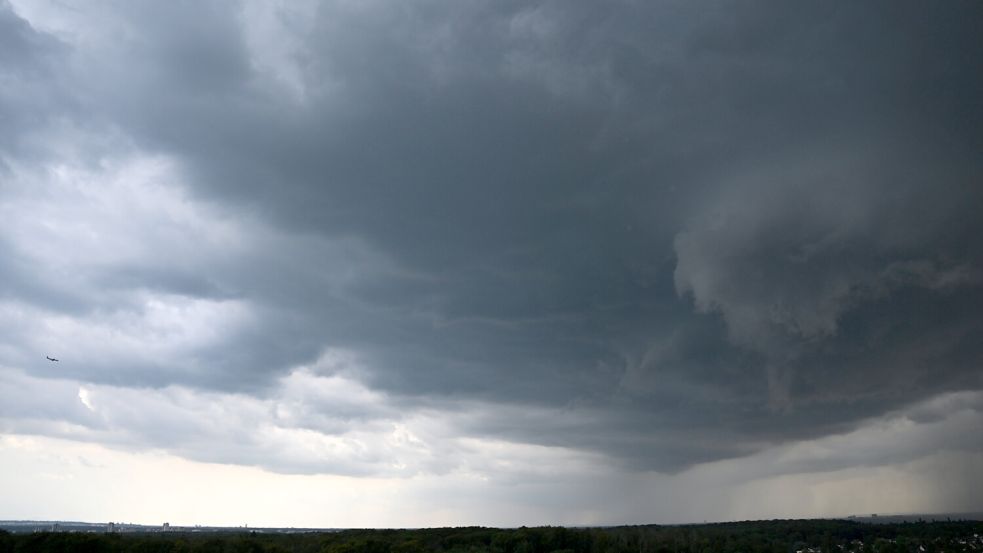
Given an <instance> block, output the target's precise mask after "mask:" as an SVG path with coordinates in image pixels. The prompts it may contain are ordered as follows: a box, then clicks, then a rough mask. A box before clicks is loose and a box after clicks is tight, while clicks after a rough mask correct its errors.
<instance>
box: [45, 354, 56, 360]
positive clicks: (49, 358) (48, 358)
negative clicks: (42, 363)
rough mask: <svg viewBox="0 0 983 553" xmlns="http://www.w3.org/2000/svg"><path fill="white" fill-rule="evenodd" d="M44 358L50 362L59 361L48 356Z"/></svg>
mask: <svg viewBox="0 0 983 553" xmlns="http://www.w3.org/2000/svg"><path fill="white" fill-rule="evenodd" d="M44 358H45V359H47V360H48V361H57V359H55V358H54V357H48V356H47V355H45V356H44Z"/></svg>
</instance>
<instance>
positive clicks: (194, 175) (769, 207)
mask: <svg viewBox="0 0 983 553" xmlns="http://www.w3.org/2000/svg"><path fill="white" fill-rule="evenodd" d="M231 12H235V13H236V17H230V16H229V13H231ZM315 12H316V13H313V14H311V17H310V19H309V20H304V21H303V22H302V21H301V20H302V19H303V18H301V17H298V16H296V15H291V14H290V13H285V12H278V13H275V14H273V16H272V18H273V19H272V20H273V23H270V24H271V25H273V24H274V23H275V25H276V26H277V29H278V31H277V32H282V33H285V34H286V35H288V36H285V37H283V40H282V41H275V40H274V39H270V38H268V37H265V35H264V36H254V35H251V34H250V33H253V32H255V31H256V29H255V28H253V27H251V26H250V24H249V18H250V17H255V14H253V15H251V12H250V11H249V10H244V11H243V10H240V8H239V6H238V5H230V6H222V7H217V6H216V5H213V6H211V7H207V8H202V7H200V6H198V5H192V4H179V5H171V4H167V5H163V4H154V3H145V4H128V5H127V6H125V7H122V8H121V11H114V10H109V9H107V8H99V9H94V10H92V11H91V12H90V13H87V14H77V17H79V18H80V19H79V20H78V21H76V22H75V24H77V25H79V26H82V27H86V26H88V27H87V28H88V29H89V30H90V31H91V33H92V35H93V36H95V37H96V38H90V39H86V40H85V41H82V40H74V39H72V38H71V37H66V38H64V40H65V42H66V43H67V44H68V46H59V47H58V48H56V49H54V50H51V52H53V53H49V54H45V55H48V56H51V59H52V60H55V61H52V62H51V63H63V64H66V65H69V66H71V67H72V68H73V71H71V72H68V73H66V75H67V77H64V78H66V79H69V80H70V82H69V83H68V84H69V85H70V86H68V89H69V90H71V93H70V94H69V98H70V100H71V103H73V104H74V105H77V106H83V107H84V109H81V110H78V109H74V108H73V109H71V110H69V109H68V108H66V107H63V106H57V107H55V109H52V110H51V111H52V112H53V113H62V114H63V115H64V116H65V117H67V118H69V119H71V120H73V122H74V123H75V124H77V125H78V126H81V127H85V128H86V129H89V130H90V131H91V132H92V133H94V134H100V133H101V132H108V131H106V129H113V132H115V133H119V134H120V135H122V136H123V137H124V138H125V139H123V140H121V142H125V143H127V144H128V147H129V148H131V150H129V151H128V153H130V154H134V152H135V153H136V154H139V153H141V152H147V153H151V154H155V155H162V156H165V157H167V158H168V159H172V160H174V163H175V165H176V168H175V170H174V173H173V174H172V175H169V178H171V177H172V178H173V179H174V180H176V181H180V182H181V183H183V184H184V185H186V186H187V192H188V197H187V198H186V200H185V202H186V203H187V204H193V205H199V204H197V203H196V202H203V203H204V204H205V205H212V206H215V205H218V206H222V207H221V210H220V211H221V213H222V216H223V217H224V218H226V219H228V220H231V221H241V222H242V223H243V224H241V225H233V226H234V229H233V231H232V233H233V234H237V235H239V236H240V237H241V240H242V242H243V244H237V245H236V247H230V246H229V245H228V244H224V243H221V242H209V241H208V240H205V239H204V238H206V236H205V235H206V234H207V232H204V231H201V229H200V228H198V227H194V226H193V225H192V226H190V227H181V228H182V229H183V231H182V232H178V233H176V234H174V237H175V238H174V239H172V240H168V239H167V235H166V234H164V235H152V236H151V235H148V236H147V237H145V238H143V240H145V241H146V242H147V243H148V244H151V245H152V246H153V248H150V249H152V250H153V251H154V252H156V253H157V254H158V256H157V257H156V258H155V257H154V256H153V255H141V256H137V258H136V259H119V260H113V261H112V262H111V263H107V264H105V265H103V266H102V267H99V268H98V270H92V271H91V272H90V273H88V275H89V276H90V278H91V280H88V281H86V282H85V283H84V285H75V284H73V285H72V286H66V288H69V289H68V290H65V291H64V293H66V294H70V295H73V297H75V299H74V301H76V302H81V303H82V304H83V307H75V308H72V307H70V306H69V305H67V303H59V302H58V300H51V301H47V300H44V299H43V298H41V297H40V293H37V294H35V295H33V296H32V294H33V292H30V290H28V289H27V287H26V285H25V286H21V287H14V288H11V289H13V290H16V292H15V293H16V294H17V296H18V298H21V299H23V300H24V301H27V302H29V303H31V304H32V305H35V306H37V307H38V308H39V309H40V310H42V311H44V313H45V315H43V316H47V314H50V313H61V314H64V315H66V316H67V315H77V314H78V313H84V312H86V309H85V307H84V306H85V305H87V306H88V309H89V310H91V311H96V312H98V311H99V310H100V309H102V310H103V311H104V312H109V313H123V314H125V313H136V314H138V315H139V314H140V313H143V311H141V309H142V308H140V306H139V305H137V306H136V307H134V306H133V304H132V303H131V302H133V301H135V300H134V298H137V299H140V298H143V296H141V295H140V294H141V293H146V294H148V295H151V296H153V295H155V294H163V295H164V296H166V297H171V298H179V299H180V301H190V302H194V301H201V302H205V303H206V304H207V303H208V302H214V303H215V304H221V303H222V302H229V303H228V305H235V304H236V302H241V304H242V305H243V309H244V310H245V311H247V312H248V314H249V317H247V318H246V322H244V323H243V324H242V325H241V326H236V327H235V328H231V327H227V326H226V321H224V320H222V321H220V322H219V323H217V324H216V326H217V327H219V328H222V329H225V330H227V332H224V333H222V334H221V335H220V336H216V337H214V338H213V339H212V340H211V341H208V342H207V343H196V344H194V345H193V346H188V347H184V346H181V347H177V346H175V347H174V348H173V350H169V349H167V350H164V351H161V352H160V353H163V354H166V355H160V356H147V357H140V358H137V359H136V360H135V361H132V362H131V361H129V360H128V359H129V356H130V355H131V354H132V351H131V350H129V349H126V348H121V349H119V350H118V351H116V350H112V348H107V350H109V351H108V352H107V351H101V350H100V348H95V347H93V348H92V349H91V351H88V352H86V355H87V357H86V359H85V363H86V365H85V367H86V368H85V369H84V371H83V372H84V373H85V377H86V378H89V379H91V380H93V381H97V382H104V383H116V384H120V385H132V386H139V385H152V386H158V387H165V386H167V385H169V384H174V383H177V384H182V385H191V386H201V387H207V388H209V389H211V390H213V391H223V390H224V391H229V390H235V391H240V392H243V391H245V392H248V393H251V394H256V395H258V396H260V397H264V395H265V394H269V393H271V392H270V390H271V387H273V386H274V383H275V382H277V378H279V377H282V376H283V375H285V374H289V371H290V370H291V368H292V367H296V366H298V365H301V364H305V363H312V362H313V361H314V360H315V359H317V358H318V356H319V355H321V354H322V353H323V352H324V351H326V350H330V349H332V348H335V349H341V350H346V351H353V352H356V354H357V357H358V359H359V361H360V362H359V364H358V365H357V366H354V367H348V368H345V369H343V371H347V372H345V374H346V375H348V376H355V377H357V378H359V379H362V380H363V381H364V382H366V383H368V384H369V385H371V386H372V387H373V388H374V389H377V390H380V391H383V392H385V393H386V394H387V397H389V398H390V401H392V402H394V403H396V404H398V405H400V406H401V407H404V408H406V409H407V410H413V409H419V408H422V407H425V406H427V405H434V404H441V405H444V406H451V407H448V408H453V406H454V405H457V406H458V407H456V408H459V409H461V410H464V411H466V410H467V409H468V407H467V406H468V405H471V404H470V403H469V401H480V402H486V403H490V404H494V405H500V406H502V409H501V413H499V414H498V415H495V414H494V413H492V414H489V415H488V416H487V417H478V418H476V419H475V420H474V421H473V422H472V423H471V426H469V427H468V430H469V431H471V432H474V433H476V434H478V435H487V436H496V437H501V438H503V439H510V440H516V441H523V442H528V443H533V444H548V445H556V446H564V447H572V448H580V449H587V450H591V451H600V452H604V453H606V454H609V455H610V456H611V457H613V458H616V459H618V460H619V461H623V462H624V463H625V464H626V465H628V466H631V467H633V468H646V469H650V468H654V469H658V470H681V469H683V468H685V467H687V466H690V465H692V464H693V463H697V462H702V461H710V460H714V459H719V458H725V457H733V456H740V455H745V454H748V453H752V452H754V451H757V450H759V449H761V448H765V447H769V446H770V445H774V444H776V443H782V442H784V441H787V440H797V439H808V438H815V437H820V436H824V435H829V434H830V433H837V432H845V431H848V430H850V429H851V428H854V427H855V426H856V425H857V424H859V423H860V421H863V420H868V419H869V418H870V417H872V416H877V415H880V414H883V413H885V412H888V411H890V410H893V409H897V408H900V407H902V406H904V405H908V404H911V403H913V402H917V401H919V400H922V399H925V398H927V397H931V396H933V395H935V394H939V393H944V392H949V391H953V390H959V389H967V390H969V389H974V390H975V389H979V387H980V386H981V382H980V377H979V373H978V368H977V367H978V363H979V360H980V353H981V352H980V350H979V346H978V345H976V344H979V343H983V340H980V339H979V338H980V334H981V328H980V323H979V322H978V321H977V320H976V319H977V318H976V317H975V316H974V313H976V312H978V309H979V308H980V307H981V301H983V296H981V294H983V290H981V288H980V286H979V282H980V281H979V279H980V276H979V275H980V270H981V261H983V255H981V253H983V252H981V243H980V241H979V239H978V236H980V231H981V230H983V229H981V228H980V224H979V223H978V216H976V213H979V212H980V211H983V209H981V208H983V206H981V202H983V196H981V194H980V192H979V185H978V183H979V181H980V176H981V174H983V173H981V167H980V162H979V161H978V152H979V151H980V147H981V146H983V138H981V136H980V133H979V130H978V129H980V128H983V108H981V107H980V104H979V102H978V98H979V97H980V96H981V93H983V90H981V88H983V82H981V80H980V78H979V75H980V74H983V71H979V70H978V69H979V67H978V65H979V60H980V59H983V55H981V54H983V52H981V51H980V50H981V48H983V46H981V43H980V41H979V40H978V38H976V35H977V34H978V33H976V32H975V31H976V28H977V27H978V25H977V23H978V22H979V20H980V17H981V14H980V10H979V8H977V7H976V6H973V5H969V4H945V5H933V6H930V7H926V6H924V5H920V4H915V3H902V4H897V3H867V4H864V5H851V6H818V5H817V6H807V7H803V6H789V5H784V4H781V3H769V2H762V3H757V4H754V5H751V6H737V5H735V4H732V3H728V2H720V3H716V2H715V3H711V4H709V5H706V6H702V7H695V6H689V5H685V4H681V5H673V4H651V5H637V4H632V3H616V4H609V5H606V6H604V7H599V6H594V5H591V4H587V3H583V4H567V3H564V4H562V5H561V4H556V3H549V2H546V3H541V4H537V5H535V6H526V5H518V4H509V3H499V4H492V5H483V4H474V3H458V4H454V5H453V6H446V5H438V4H432V3H421V4H416V5H413V6H408V5H399V6H393V5H389V6H364V5H349V4H345V3H339V4H332V3H325V4H322V5H319V6H318V8H317V10H315ZM5 17H7V18H8V19H10V21H11V22H12V23H9V24H12V25H16V26H17V29H20V30H19V31H18V33H20V35H17V36H21V35H23V36H28V37H34V38H30V39H29V40H28V39H24V40H23V41H21V42H18V43H17V44H18V48H21V49H24V50H25V51H26V50H27V49H29V48H33V50H32V51H41V49H40V47H39V46H37V44H35V43H37V42H38V41H45V40H47V41H49V42H50V41H51V40H52V39H50V38H45V37H44V35H43V33H40V32H38V31H30V32H29V31H28V27H27V26H26V23H25V22H24V21H22V20H20V19H18V18H16V16H14V15H13V14H11V13H10V10H9V9H8V10H7V13H6V15H5ZM87 17H91V18H92V19H91V20H88V19H86V18H87ZM103 19H106V20H108V21H109V23H111V25H110V27H111V28H112V29H114V30H119V31H120V32H118V33H115V32H114V33H113V34H112V37H110V38H107V37H108V36H109V35H102V34H100V33H99V32H98V31H97V30H98V29H99V28H100V24H101V23H103ZM5 21H6V20H5ZM4 24H8V23H4ZM30 33H33V34H30ZM11 40H13V39H11ZM17 40H20V39H17ZM32 41H33V42H32ZM264 41H265V42H264ZM271 41H275V42H277V47H276V48H274V47H273V45H272V44H268V42H271ZM281 48H282V49H281ZM59 56H61V58H59ZM20 59H28V58H18V60H20ZM59 59H60V60H61V61H58V60H59ZM271 60H274V61H271ZM69 62H70V63H69ZM5 63H6V62H5ZM18 63H20V62H18ZM25 63H26V62H25ZM30 65H31V66H32V67H33V66H35V65H37V64H36V63H31V64H30ZM18 67H19V66H18ZM5 68H6V65H5ZM271 68H272V69H271ZM15 69H16V68H15ZM277 69H281V70H282V71H280V72H277ZM18 71H20V69H16V70H11V71H10V72H9V74H11V75H15V77H12V78H15V79H17V80H18V82H24V83H31V82H32V81H31V80H30V79H31V78H33V77H24V76H22V73H18ZM5 74H7V73H5ZM46 78H47V77H46ZM39 79H40V78H39ZM284 79H286V80H284ZM46 82H48V81H45V80H40V81H38V83H40V84H37V85H36V86H40V87H42V88H45V89H46V90H47V89H51V90H56V89H57V90H60V91H63V90H65V88H64V87H63V86H62V85H61V84H59V85H58V86H57V87H56V86H54V85H50V84H49V85H45V84H44V83H46ZM285 82H286V83H287V85H285V84H284V83H285ZM285 86H286V87H287V89H289V91H290V92H289V93H284V87H285ZM13 99H14V100H15V101H16V104H17V105H18V106H20V105H21V104H23V106H24V107H26V108H29V109H28V111H30V110H31V109H33V110H35V111H37V112H40V111H42V110H44V109H47V108H46V106H45V104H44V103H43V101H41V100H38V99H35V98H32V97H30V95H29V94H26V93H23V94H16V95H15V96H14V97H13ZM59 110H60V111H59ZM18 112H20V108H18ZM20 126H21V128H31V129H32V130H36V131H37V132H38V133H47V135H50V136H52V137H53V138H57V137H58V136H60V134H59V133H60V131H59V130H58V129H56V128H54V127H52V126H50V125H42V124H37V125H32V124H30V123H29V122H23V123H21V124H20ZM4 137H5V138H4V140H7V141H9V142H10V143H11V144H13V143H14V142H16V141H17V140H18V134H17V133H16V132H12V133H7V134H4ZM78 147H79V149H80V150H82V151H83V152H85V151H86V148H88V147H89V146H88V145H87V144H82V145H80V146H78ZM99 147H102V146H100V145H98V144H97V145H95V146H92V148H94V149H98V148H99ZM8 149H9V150H10V151H11V152H13V151H14V149H13V146H10V147H8ZM103 154H105V152H103ZM115 154H116V155H120V154H119V152H115ZM136 154H134V155H136ZM10 155H11V156H12V157H16V158H17V159H20V160H27V159H28V158H26V157H24V156H23V155H21V154H17V156H20V157H17V156H15V155H14V154H10ZM49 155H50V156H51V158H52V159H57V157H58V155H57V152H55V153H49ZM80 157H85V156H84V155H82V156H80ZM106 157H109V158H112V157H113V155H107V156H106ZM175 186H176V183H175ZM206 215H207V216H212V215H213V214H212V213H211V212H208V213H207V214H206ZM173 222H174V221H163V222H162V224H164V225H165V226H166V225H169V224H171V223H173ZM178 226H179V227H180V226H181V225H180V224H179V225H178ZM174 243H181V244H183V245H184V246H185V247H183V248H182V247H173V244H174ZM188 244H193V245H194V247H188V246H187V245H188ZM172 248H173V249H172ZM78 264H79V265H86V262H85V261H84V260H83V261H79V262H78ZM15 269H16V267H13V268H7V267H6V266H5V267H4V268H3V269H2V270H3V271H4V273H5V274H10V275H11V276H16V275H17V274H18V273H17V272H16V270H15ZM90 269H91V268H90ZM22 280H23V279H22ZM42 281H43V279H42ZM10 282H17V280H16V279H14V278H11V280H10ZM83 289H84V290H85V291H84V292H80V290H83ZM80 295H81V296H82V297H78V296H80ZM114 295H115V297H109V296H114ZM175 301H177V300H175ZM694 308H695V309H694ZM39 316H42V315H39ZM136 318H137V319H139V317H136ZM102 320H103V321H106V320H109V321H110V322H111V321H112V317H104V318H103V319H102ZM107 324H110V323H107ZM134 340H135V341H137V342H140V340H143V338H139V337H137V338H134ZM14 343H15V341H14V340H9V341H8V345H9V347H11V348H13V349H15V350H17V349H18V348H17V346H13V345H12V344H14ZM72 345H73V346H76V347H79V348H81V347H82V346H83V344H72ZM138 345H139V344H138ZM18 353H19V354H20V357H16V356H11V357H8V358H7V359H24V358H26V356H25V354H24V353H23V352H18ZM110 358H111V359H112V361H111V362H110V361H106V359H110ZM124 360H126V361H124ZM30 370H31V371H32V372H36V373H37V374H39V375H46V376H59V373H54V372H49V371H55V370H59V371H60V370H68V369H64V368H61V367H58V368H52V367H47V366H35V365H31V366H30ZM335 370H339V369H336V368H326V369H325V371H326V372H328V373H330V372H331V371H335ZM61 376H64V374H61ZM459 401H460V402H461V403H459V404H457V403H455V402H459ZM351 409H352V411H353V412H352V413H351V416H352V417H354V418H357V413H355V412H354V411H357V409H356V408H355V407H352V408H351ZM558 412H559V413H567V414H568V416H566V417H555V416H553V415H542V416H539V417H536V416H532V418H529V419H527V418H522V416H530V415H529V413H558ZM509 413H513V414H516V415H515V416H516V417H518V418H517V419H516V420H513V419H512V418H511V417H512V415H510V414H509ZM518 413H524V414H525V415H522V416H520V415H519V414H518ZM776 415H780V416H776ZM311 417H312V418H311V419H310V421H309V424H311V425H317V424H321V423H320V422H317V417H316V416H314V415H311ZM322 422H323V421H322ZM339 424H342V425H343V424H346V423H345V422H344V421H342V422H341V423H339ZM234 456H235V454H231V456H230V459H231V457H234Z"/></svg>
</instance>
